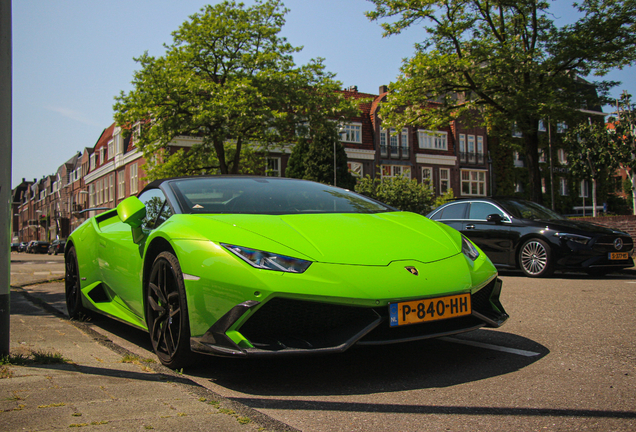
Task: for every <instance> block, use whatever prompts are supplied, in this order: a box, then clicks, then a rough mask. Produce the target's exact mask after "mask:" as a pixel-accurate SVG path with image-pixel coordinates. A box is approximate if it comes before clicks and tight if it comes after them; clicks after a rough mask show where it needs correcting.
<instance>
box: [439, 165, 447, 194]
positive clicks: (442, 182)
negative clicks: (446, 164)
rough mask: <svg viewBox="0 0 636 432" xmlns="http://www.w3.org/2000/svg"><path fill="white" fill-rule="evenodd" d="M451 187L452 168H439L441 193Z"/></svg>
mask: <svg viewBox="0 0 636 432" xmlns="http://www.w3.org/2000/svg"><path fill="white" fill-rule="evenodd" d="M449 189H450V169H448V168H440V169H439V193H440V194H445V193H446V192H448V190H449Z"/></svg>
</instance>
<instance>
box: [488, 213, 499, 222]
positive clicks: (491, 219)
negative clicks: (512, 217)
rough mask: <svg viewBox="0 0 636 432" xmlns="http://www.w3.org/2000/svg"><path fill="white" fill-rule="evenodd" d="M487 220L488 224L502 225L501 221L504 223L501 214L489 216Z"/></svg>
mask: <svg viewBox="0 0 636 432" xmlns="http://www.w3.org/2000/svg"><path fill="white" fill-rule="evenodd" d="M486 220H487V221H488V222H494V223H496V224H500V223H501V221H503V218H502V217H501V215H500V214H497V213H493V214H490V215H488V217H487V218H486Z"/></svg>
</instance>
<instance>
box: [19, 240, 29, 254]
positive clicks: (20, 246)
mask: <svg viewBox="0 0 636 432" xmlns="http://www.w3.org/2000/svg"><path fill="white" fill-rule="evenodd" d="M27 244H28V243H27V242H22V243H20V245H19V246H18V252H26V247H27Z"/></svg>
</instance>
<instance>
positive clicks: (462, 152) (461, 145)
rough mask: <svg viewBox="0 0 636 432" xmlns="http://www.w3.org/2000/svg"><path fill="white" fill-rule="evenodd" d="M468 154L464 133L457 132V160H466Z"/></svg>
mask: <svg viewBox="0 0 636 432" xmlns="http://www.w3.org/2000/svg"><path fill="white" fill-rule="evenodd" d="M467 160H468V155H467V154H466V135H464V134H459V161H460V162H466V161H467Z"/></svg>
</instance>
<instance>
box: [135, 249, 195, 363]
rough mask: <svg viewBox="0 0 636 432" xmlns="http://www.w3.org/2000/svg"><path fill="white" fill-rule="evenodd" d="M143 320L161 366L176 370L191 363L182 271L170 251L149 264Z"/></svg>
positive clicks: (188, 324)
mask: <svg viewBox="0 0 636 432" xmlns="http://www.w3.org/2000/svg"><path fill="white" fill-rule="evenodd" d="M146 322H147V324H148V332H149V333H150V340H151V342H152V348H153V350H154V351H155V354H157V357H159V360H160V361H161V363H162V364H163V365H164V366H166V367H169V368H171V369H178V368H182V367H183V366H187V365H189V364H190V363H191V362H192V357H193V355H192V351H190V323H189V320H188V307H187V303H186V296H185V284H184V283H183V273H182V272H181V266H180V265H179V260H178V259H177V257H175V256H174V255H173V254H172V253H170V252H162V253H160V254H159V255H158V256H157V258H156V259H155V261H154V262H153V264H152V269H151V271H150V277H149V278H148V286H147V290H146Z"/></svg>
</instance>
